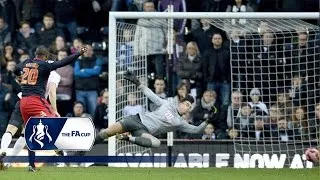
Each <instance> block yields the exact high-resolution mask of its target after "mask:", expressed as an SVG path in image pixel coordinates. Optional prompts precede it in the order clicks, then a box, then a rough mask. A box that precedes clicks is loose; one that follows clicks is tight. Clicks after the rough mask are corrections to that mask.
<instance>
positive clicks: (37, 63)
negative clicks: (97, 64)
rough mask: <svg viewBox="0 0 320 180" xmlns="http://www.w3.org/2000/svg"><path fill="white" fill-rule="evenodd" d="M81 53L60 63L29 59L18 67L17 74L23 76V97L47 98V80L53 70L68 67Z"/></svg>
mask: <svg viewBox="0 0 320 180" xmlns="http://www.w3.org/2000/svg"><path fill="white" fill-rule="evenodd" d="M79 56H80V53H76V54H73V55H71V56H68V57H66V58H64V59H62V60H60V61H56V62H53V63H48V62H46V61H44V60H39V59H27V60H25V61H23V62H21V63H20V64H19V65H18V66H17V70H16V71H15V74H17V75H22V78H21V92H22V96H32V95H36V96H40V97H42V98H44V97H45V92H46V85H47V80H48V77H49V75H50V72H51V71H52V70H56V69H57V68H59V67H62V66H65V65H68V64H70V63H72V62H73V61H74V60H76V59H77V58H78V57H79Z"/></svg>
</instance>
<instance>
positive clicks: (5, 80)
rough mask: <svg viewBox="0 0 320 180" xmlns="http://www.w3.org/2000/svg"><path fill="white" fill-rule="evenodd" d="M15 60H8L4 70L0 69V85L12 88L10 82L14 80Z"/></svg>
mask: <svg viewBox="0 0 320 180" xmlns="http://www.w3.org/2000/svg"><path fill="white" fill-rule="evenodd" d="M16 65H17V64H16V62H15V61H9V62H7V66H6V69H5V70H2V72H1V74H2V75H1V76H2V85H3V86H5V87H7V88H8V89H9V90H12V83H13V81H15V75H14V70H15V69H16Z"/></svg>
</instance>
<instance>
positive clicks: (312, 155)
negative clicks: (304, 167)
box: [305, 148, 319, 163]
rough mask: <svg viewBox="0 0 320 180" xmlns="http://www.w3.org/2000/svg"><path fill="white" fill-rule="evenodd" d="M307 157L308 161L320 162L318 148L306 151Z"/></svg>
mask: <svg viewBox="0 0 320 180" xmlns="http://www.w3.org/2000/svg"><path fill="white" fill-rule="evenodd" d="M305 155H306V158H307V160H308V161H311V162H314V163H315V162H319V150H318V149H316V148H308V149H307V150H306V151H305Z"/></svg>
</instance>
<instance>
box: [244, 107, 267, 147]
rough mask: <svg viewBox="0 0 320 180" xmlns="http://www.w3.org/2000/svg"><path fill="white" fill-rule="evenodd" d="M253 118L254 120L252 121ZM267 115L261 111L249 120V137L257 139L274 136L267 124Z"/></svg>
mask: <svg viewBox="0 0 320 180" xmlns="http://www.w3.org/2000/svg"><path fill="white" fill-rule="evenodd" d="M252 120H253V122H252ZM264 121H265V117H264V116H263V115H262V114H261V113H259V114H257V115H256V116H255V117H254V119H251V122H249V127H248V129H249V137H250V138H253V139H255V140H257V141H259V140H263V139H267V138H270V137H272V135H271V131H270V130H269V129H267V128H266V126H265V122H264Z"/></svg>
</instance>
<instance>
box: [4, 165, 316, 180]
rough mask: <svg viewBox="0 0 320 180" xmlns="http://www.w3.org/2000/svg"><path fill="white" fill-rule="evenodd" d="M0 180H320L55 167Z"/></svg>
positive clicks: (272, 173)
mask: <svg viewBox="0 0 320 180" xmlns="http://www.w3.org/2000/svg"><path fill="white" fill-rule="evenodd" d="M0 179H1V180H7V179H8V180H20V179H21V180H28V179H30V180H64V179H66V180H68V179H70V180H91V179H93V180H96V179H98V180H99V179H103V180H109V179H110V180H122V179H124V180H144V179H152V180H171V179H174V180H176V179H177V180H180V179H181V180H207V179H208V180H309V179H310V180H319V179H320V169H319V168H313V169H300V170H294V169H234V168H207V169H191V168H186V169H178V168H108V167H89V168H70V167H68V168H56V167H43V168H41V169H40V170H39V171H37V172H27V171H26V169H25V168H11V169H8V170H4V171H0Z"/></svg>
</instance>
